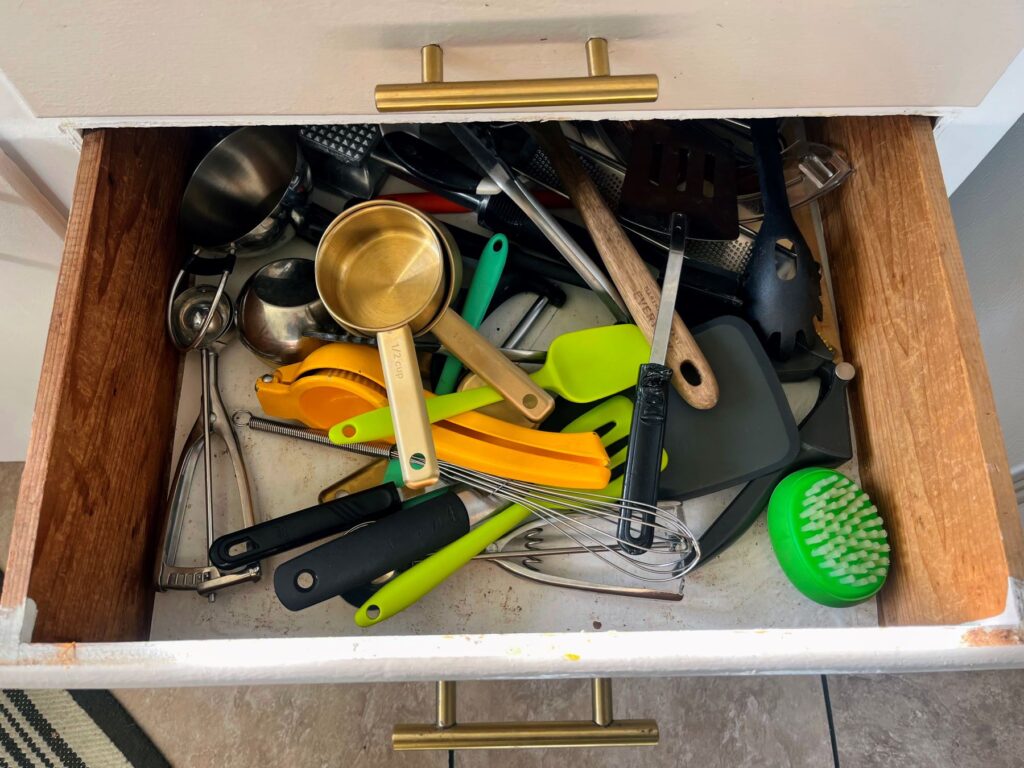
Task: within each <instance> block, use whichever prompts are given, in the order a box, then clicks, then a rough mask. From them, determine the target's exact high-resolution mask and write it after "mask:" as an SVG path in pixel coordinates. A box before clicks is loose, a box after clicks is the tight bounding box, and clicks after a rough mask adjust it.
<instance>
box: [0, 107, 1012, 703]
mask: <svg viewBox="0 0 1024 768" xmlns="http://www.w3.org/2000/svg"><path fill="white" fill-rule="evenodd" d="M809 129H810V132H811V133H812V134H816V137H818V138H821V139H822V140H823V141H825V142H827V143H829V144H831V145H833V146H835V147H836V148H838V149H841V150H842V151H844V152H845V153H846V155H847V157H848V158H849V159H850V161H851V163H852V164H853V165H854V167H855V168H856V173H855V175H854V176H853V178H852V179H851V180H850V181H849V182H848V183H847V184H846V186H845V187H844V188H843V189H841V190H840V191H839V192H838V193H834V194H833V195H831V196H828V197H827V198H825V199H824V201H823V206H822V224H823V231H824V235H825V242H826V245H827V250H828V254H829V262H830V266H831V275H832V281H833V288H834V292H835V298H836V304H837V309H838V315H839V320H840V322H839V326H840V328H841V331H842V344H843V350H844V354H845V357H846V359H847V360H849V361H851V362H852V363H853V364H854V365H855V367H856V368H857V370H858V376H857V378H856V380H855V382H854V384H853V386H852V387H851V393H852V398H851V400H852V410H853V419H854V425H855V428H856V438H857V443H858V459H859V470H860V475H861V478H862V481H863V483H864V485H865V486H866V488H867V490H868V491H869V493H871V495H872V496H873V497H874V498H875V499H876V500H877V502H878V505H879V507H880V509H881V510H882V512H883V515H884V517H885V518H886V521H887V525H888V528H889V531H890V535H891V539H892V544H893V550H894V554H893V571H892V573H891V576H890V579H889V582H888V584H887V585H886V587H885V588H884V590H883V591H882V592H881V593H880V595H879V596H878V598H877V600H876V602H875V604H873V605H871V606H870V608H869V609H868V610H867V611H860V612H858V611H852V612H849V613H847V614H843V613H842V612H837V611H828V610H820V611H818V612H810V613H808V612H807V611H803V612H796V613H787V609H786V606H787V605H790V604H792V601H793V600H794V599H795V598H794V595H795V593H793V590H791V589H789V588H788V586H787V585H786V583H785V581H784V580H782V578H781V575H780V574H776V576H775V577H774V578H777V579H779V581H778V585H779V589H778V590H777V591H775V592H774V593H773V591H772V590H771V589H765V588H764V585H763V584H755V581H757V580H759V579H760V578H761V574H759V573H758V572H757V571H756V569H755V570H747V572H746V573H745V574H740V576H739V577H738V578H740V579H742V578H746V579H747V583H748V585H749V586H750V589H751V594H750V595H749V596H748V597H749V599H748V600H747V601H744V600H741V599H736V595H737V589H738V588H737V584H739V586H740V587H742V586H743V584H742V582H736V581H735V579H733V582H734V583H733V585H732V586H731V587H730V589H729V595H730V596H731V597H730V599H731V600H732V602H729V603H727V604H726V603H723V604H720V605H717V606H716V605H715V597H714V596H715V594H716V593H715V590H716V588H719V587H720V584H716V577H715V574H716V573H717V574H718V575H719V576H721V575H722V574H725V573H726V572H727V571H728V569H729V568H730V565H729V562H728V560H729V558H730V557H731V556H732V554H733V552H732V551H731V550H730V552H728V553H726V554H725V555H724V556H723V557H722V558H721V560H720V561H719V562H717V563H712V564H710V565H709V566H707V569H706V570H702V571H700V572H698V574H697V575H696V576H694V577H693V585H692V587H691V585H690V583H689V582H688V586H687V589H688V590H690V589H692V590H693V594H695V595H698V596H703V599H704V600H705V601H707V602H708V604H709V606H710V608H709V611H708V612H705V615H704V618H703V619H702V620H700V621H696V620H691V619H692V616H691V617H690V618H688V614H687V612H686V611H687V600H685V599H684V601H683V603H681V604H678V606H681V608H680V607H675V608H672V607H670V608H665V607H658V608H650V607H647V606H643V607H641V606H636V605H635V603H636V602H640V601H633V602H631V601H628V600H623V599H621V598H600V597H593V596H589V595H585V594H583V593H576V592H561V591H555V590H548V591H547V592H546V593H545V594H543V595H540V597H539V599H540V600H542V601H543V602H544V607H543V609H542V610H540V611H539V612H538V610H534V609H530V608H529V607H527V609H525V610H524V605H526V603H528V602H529V600H530V595H539V594H540V593H539V592H538V591H537V590H539V589H540V588H538V587H535V586H533V585H525V584H523V583H522V582H511V581H507V580H506V581H504V582H502V581H499V580H497V577H494V580H493V581H488V579H490V578H492V577H490V576H484V575H483V574H484V571H486V573H487V574H491V573H492V572H496V569H492V568H491V567H490V566H488V565H482V564H474V565H471V566H469V567H468V569H467V571H468V570H470V569H479V570H477V571H474V573H476V574H477V577H474V578H479V583H476V582H475V581H474V579H469V578H466V579H465V580H463V581H461V582H460V583H459V587H460V589H462V588H467V589H471V590H472V591H471V592H470V593H469V594H464V595H463V596H462V597H461V598H459V597H458V594H457V592H456V591H455V590H454V589H453V590H452V591H451V592H449V593H442V595H441V597H438V598H436V600H437V601H438V602H434V603H431V604H430V605H431V608H430V609H429V610H427V609H426V608H423V606H416V607H414V608H413V609H410V610H409V611H407V612H406V614H405V615H403V616H399V617H396V618H395V619H393V620H392V621H390V622H386V623H384V624H381V625H379V626H377V627H374V628H373V629H371V630H359V629H357V628H356V627H355V626H354V625H353V624H352V622H351V621H350V619H349V616H350V614H351V610H350V609H345V608H344V607H332V608H331V609H329V612H327V613H323V614H319V618H314V619H308V618H304V617H303V614H288V613H287V612H286V611H285V610H284V609H283V608H281V607H280V606H277V607H276V608H277V611H278V612H279V615H278V616H277V617H276V618H274V619H273V620H271V621H267V620H266V614H265V613H264V614H259V613H258V612H256V613H254V612H252V611H249V609H248V608H246V607H245V605H244V604H243V603H244V601H245V600H247V599H251V598H246V597H245V596H244V595H243V593H244V592H246V591H247V590H250V589H252V590H259V591H266V590H270V594H271V597H272V588H271V586H270V584H269V581H270V579H268V578H265V579H264V582H263V583H261V584H257V585H243V586H241V587H237V588H235V589H236V590H238V591H237V592H235V593H232V592H231V591H230V590H229V591H225V592H223V593H221V594H220V595H219V596H218V598H217V602H216V603H215V604H213V605H209V604H207V603H206V601H205V600H203V599H202V598H199V597H198V596H196V595H195V594H192V593H176V594H171V595H161V596H160V597H159V598H158V599H159V600H160V601H168V600H169V601H171V602H162V603H161V605H160V609H159V610H158V611H157V617H156V618H157V621H155V622H153V618H154V592H153V589H152V568H153V562H154V558H155V553H156V543H157V539H158V536H159V529H160V526H161V520H162V515H163V514H164V501H165V494H166V489H167V483H168V474H169V471H170V467H171V465H172V451H171V446H172V442H173V440H174V432H175V423H176V411H177V406H178V392H179V389H180V388H181V387H182V383H181V382H180V380H179V379H180V377H179V366H180V361H181V359H180V356H179V354H178V353H177V352H176V351H175V350H174V348H173V347H172V345H171V343H170V342H169V341H168V339H167V337H166V332H165V328H164V313H163V307H164V301H165V298H166V292H167V289H168V286H169V285H170V283H171V281H172V280H173V277H174V274H175V272H176V270H177V269H178V265H179V263H180V259H181V256H182V253H183V248H184V244H183V243H181V242H179V240H178V236H177V227H176V214H177V208H178V202H179V199H180V196H181V192H182V190H183V189H184V186H185V182H186V179H187V176H188V172H189V170H190V169H189V167H188V162H187V158H188V156H189V151H188V150H189V144H190V132H189V130H188V129H171V128H160V129H156V128H151V129H104V130H99V131H96V132H92V133H89V134H88V135H87V136H86V137H85V140H84V144H83V151H82V161H81V166H80V169H79V175H78V182H77V187H76V191H75V199H74V205H73V208H72V212H71V221H70V225H69V229H68V235H67V243H66V248H65V254H64V262H63V265H62V268H61V273H60V279H59V284H58V288H57V295H56V301H55V307H54V313H53V317H52V321H51V326H50V336H49V340H48V344H47V349H46V356H45V360H44V366H43V374H42V379H41V382H40V389H39V395H38V400H37V404H36V412H35V417H34V423H33V434H32V441H31V445H30V450H29V457H28V462H27V464H26V468H25V473H24V477H23V480H22V488H21V494H20V497H19V500H18V507H17V513H16V520H15V529H14V539H13V541H12V544H11V552H10V557H9V566H8V567H9V570H8V573H7V574H6V581H5V584H4V589H3V596H2V603H0V608H2V616H0V618H2V621H3V624H2V630H3V633H2V640H3V644H2V646H0V651H2V653H3V658H2V661H0V664H2V666H0V670H2V672H0V674H3V676H4V677H3V679H4V683H5V684H6V685H16V686H61V687H73V686H89V685H100V686H111V687H113V686H125V685H183V684H200V683H202V684H212V683H219V682H223V683H227V682H256V681H261V682H269V681H273V682H286V681H310V682H312V681H316V682H327V681H350V680H361V679H364V680H369V679H373V680H403V679H408V680H412V679H422V680H430V679H439V678H442V677H443V678H445V679H458V678H463V679H466V678H483V677H498V676H500V677H530V676H574V677H584V676H593V675H602V676H610V675H634V676H635V675H644V674H651V673H660V674H665V673H667V674H673V673H674V674H700V673H723V672H733V673H754V672H772V671H776V672H777V671H821V670H826V669H827V670H843V669H849V670H881V669H896V668H914V669H927V668H940V667H941V668H948V667H952V666H958V667H967V666H1016V665H1024V632H1022V630H1021V625H1020V617H1021V615H1022V614H1024V610H1022V608H1021V605H1020V603H1021V591H1020V590H1019V589H1018V588H1017V585H1018V584H1019V582H1018V581H1016V580H1017V579H1020V578H1021V577H1022V576H1024V538H1022V534H1021V526H1020V521H1019V517H1018V513H1017V509H1016V505H1015V500H1014V494H1013V490H1012V483H1011V480H1010V476H1009V470H1008V467H1007V461H1006V456H1005V451H1004V448H1003V444H1002V439H1001V435H1000V430H999V425H998V422H997V420H996V415H995V411H994V406H993V402H992V395H991V391H990V388H989V383H988V379H987V376H986V373H985V365H984V361H983V358H982V354H981V348H980V345H979V341H978V333H977V328H976V325H975V321H974V317H973V312H972V310H971V303H970V297H969V295H968V290H967V283H966V279H965V275H964V270H963V265H962V264H961V261H960V253H959V248H958V246H957V242H956V236H955V233H954V230H953V224H952V220H951V217H950V211H949V205H948V202H947V200H946V196H945V193H944V190H943V186H942V178H941V175H940V172H939V167H938V159H937V156H936V153H935V149H934V145H933V142H932V138H931V126H930V123H929V121H928V120H927V119H926V118H918V117H906V116H898V117H879V118H828V119H820V120H816V121H813V122H812V123H810V125H809ZM236 346H237V345H236ZM236 351H237V353H238V357H237V358H234V359H236V360H242V359H243V358H245V359H246V360H251V358H250V357H247V355H248V353H247V352H245V351H244V350H242V349H240V348H239V349H238V350H236ZM228 355H229V353H226V354H225V357H224V361H223V363H222V367H227V366H229V365H230V364H231V359H229V357H228ZM254 370H255V369H254ZM246 376H247V380H248V381H252V379H253V377H252V376H249V375H248V374H246ZM222 378H223V374H222ZM186 384H187V382H186ZM194 392H195V390H194V389H189V390H188V391H187V392H186V394H184V395H183V399H182V402H183V403H188V404H189V406H188V407H190V408H192V407H194V406H193V403H192V400H194V399H195V398H196V395H195V394H192V393H194ZM225 392H226V397H227V399H229V401H230V400H231V396H230V395H229V394H227V390H225ZM189 398H191V400H190V399H189ZM241 405H242V404H239V403H233V402H229V403H228V407H229V410H232V409H233V408H234V407H240V406H241ZM190 418H191V417H189V420H190ZM249 439H250V438H249V437H248V436H245V440H246V441H247V442H246V443H245V446H244V447H245V449H246V450H249V448H250V446H249V443H248V440H249ZM251 439H252V440H260V441H263V442H266V441H272V440H280V439H279V438H274V437H272V436H257V437H253V438H251ZM695 439H697V438H696V437H695ZM267 444H268V445H269V443H267ZM275 445H277V444H275ZM291 449H292V448H291V444H289V443H283V444H280V448H279V450H284V451H288V450H291ZM294 450H299V449H294ZM315 450H327V449H315ZM328 453H330V451H328ZM339 474H340V473H339ZM316 479H317V480H322V479H323V478H319V477H318V478H316ZM273 483H274V480H273V478H267V477H262V478H261V477H258V476H257V477H256V478H255V485H256V491H257V497H258V498H264V497H265V496H267V495H268V488H270V487H271V486H272V485H273ZM319 487H320V485H316V484H313V485H312V486H311V488H312V490H310V495H309V497H308V498H303V499H297V500H296V501H295V503H293V504H290V505H285V506H284V507H283V508H282V506H281V504H282V503H283V502H278V503H277V504H270V505H269V506H268V507H267V511H270V512H272V513H273V514H283V513H284V512H286V511H290V510H292V509H297V508H300V507H302V506H306V505H307V504H308V503H312V501H313V499H314V498H315V491H316V490H319ZM271 495H272V491H271ZM755 543H756V542H755ZM760 543H761V545H762V548H763V551H761V552H760V553H759V554H758V557H760V558H761V559H760V562H761V563H763V564H767V567H774V562H773V561H772V560H771V553H770V552H768V551H766V550H765V549H764V544H765V543H766V540H764V539H763V538H762V539H761V540H760ZM737 547H740V544H737ZM750 562H753V561H746V562H745V563H744V569H748V566H749V563H750ZM734 566H735V564H734ZM716 569H717V570H716ZM776 570H777V569H776ZM764 573H767V571H765V572H764ZM460 576H461V574H460ZM508 578H511V577H508ZM512 583H514V584H516V585H518V586H516V587H515V588H513V587H511V586H509V587H508V589H506V590H504V591H502V590H501V589H496V588H494V587H495V585H506V584H509V585H510V584H512ZM503 589H504V587H503ZM531 590H533V591H532V592H531ZM790 593H793V594H790ZM250 594H253V593H252V592H250ZM722 594H725V593H724V592H723V593H722ZM688 595H689V593H688ZM27 598H31V601H27ZM442 598H444V599H445V600H448V604H447V605H444V604H443V601H442ZM456 598H457V599H458V604H457V605H456V604H454V603H453V602H452V601H453V600H455V599H456ZM602 600H606V601H616V600H618V601H619V602H620V603H625V606H624V607H615V608H608V607H607V605H608V603H602ZM332 602H335V603H339V604H340V601H332ZM755 602H756V605H755V604H754V603H755ZM33 603H34V606H33ZM716 608H717V609H718V610H719V611H720V612H721V614H722V615H720V616H718V617H717V618H715V617H712V618H710V619H709V618H707V616H708V614H709V613H712V612H713V611H714V609H716ZM876 608H877V613H876V610H875V609H876ZM325 610H326V609H325ZM418 610H420V611H421V612H420V613H419V614H417V613H416V611H418ZM34 611H37V612H38V613H37V615H33V614H34ZM330 611H333V613H331V612H330ZM346 611H347V612H346ZM449 611H450V612H449ZM602 611H607V613H606V614H602ZM673 611H678V612H677V613H673ZM225 617H227V618H225ZM232 617H233V618H232ZM591 617H593V619H594V620H593V621H590V618H591ZM608 617H610V619H609V618H608ZM599 619H603V620H599ZM317 622H319V623H317ZM151 625H152V631H153V632H154V636H153V638H152V640H151V638H150V632H151ZM23 628H24V629H25V631H24V632H23V631H22V630H23ZM29 630H30V631H29ZM612 630H614V631H612ZM29 635H30V637H29ZM165 638H187V639H182V640H166V639H165ZM29 639H31V642H28V641H29Z"/></svg>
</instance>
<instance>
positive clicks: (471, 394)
mask: <svg viewBox="0 0 1024 768" xmlns="http://www.w3.org/2000/svg"><path fill="white" fill-rule="evenodd" d="M531 378H534V377H533V376H531ZM538 383H540V382H538ZM501 399H502V397H501V393H500V392H498V391H497V390H496V389H493V388H492V387H476V388H474V389H467V390H466V391H465V392H452V393H451V394H450V395H441V396H440V397H428V398H427V418H428V419H429V420H430V423H431V424H433V423H435V422H438V421H444V420H445V419H450V418H452V417H453V416H458V415H459V414H462V413H468V412H469V411H475V410H476V409H477V408H483V407H484V406H485V405H491V404H492V403H496V402H498V401H499V400H501ZM394 434H395V428H394V426H393V425H392V423H391V408H389V407H388V406H384V407H383V408H378V409H377V410H375V411H368V412H366V413H361V414H360V415H358V416H354V417H352V418H351V419H349V420H348V421H343V422H341V423H340V424H335V425H334V426H333V427H331V431H330V437H331V441H332V442H334V443H336V444H337V445H348V444H349V443H363V442H367V441H369V440H387V439H388V438H390V437H391V436H392V435H394Z"/></svg>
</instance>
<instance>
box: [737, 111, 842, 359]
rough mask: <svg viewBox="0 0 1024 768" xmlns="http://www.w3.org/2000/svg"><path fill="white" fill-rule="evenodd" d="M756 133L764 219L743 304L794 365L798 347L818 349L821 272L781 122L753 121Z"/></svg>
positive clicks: (772, 346)
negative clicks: (786, 163)
mask: <svg viewBox="0 0 1024 768" xmlns="http://www.w3.org/2000/svg"><path fill="white" fill-rule="evenodd" d="M750 133H751V138H752V139H753V142H754V156H755V161H756V164H757V175H758V178H759V179H760V184H761V200H762V204H763V206H764V219H763V220H762V221H761V228H760V229H759V230H758V232H757V237H756V238H754V244H753V248H752V249H751V253H750V259H749V261H747V266H746V270H745V271H744V273H743V280H742V290H743V301H744V306H745V308H746V315H747V319H748V320H750V322H751V324H752V325H753V326H754V329H755V330H756V331H757V333H758V335H759V336H760V337H761V341H762V343H763V344H764V346H765V349H766V350H767V351H768V354H769V355H771V356H772V357H773V358H775V359H777V360H788V359H789V358H790V357H792V356H793V352H794V351H795V350H796V348H797V347H798V345H802V346H805V347H807V348H812V347H813V346H814V341H815V338H816V332H815V330H814V318H815V317H817V318H819V319H821V312H822V309H821V268H820V267H819V266H818V263H817V262H816V261H815V260H814V256H813V255H812V254H811V249H810V247H809V246H808V245H807V241H806V240H805V239H804V236H803V235H802V234H801V232H800V228H799V227H797V225H796V221H794V220H793V214H792V212H791V211H790V208H789V198H788V197H787V195H786V182H785V178H784V176H783V173H782V156H781V154H780V152H779V133H778V124H777V122H776V120H775V118H765V119H759V120H751V121H750ZM787 241H788V243H789V244H790V245H789V246H788V247H785V246H786V245H787ZM779 246H783V247H779Z"/></svg>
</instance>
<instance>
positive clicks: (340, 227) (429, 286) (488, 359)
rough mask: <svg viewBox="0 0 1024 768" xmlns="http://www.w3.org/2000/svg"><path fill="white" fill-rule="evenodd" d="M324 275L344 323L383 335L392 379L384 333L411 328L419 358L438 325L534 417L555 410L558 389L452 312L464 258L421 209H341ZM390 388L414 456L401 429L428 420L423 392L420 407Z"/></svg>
mask: <svg viewBox="0 0 1024 768" xmlns="http://www.w3.org/2000/svg"><path fill="white" fill-rule="evenodd" d="M316 278H317V289H318V290H319V292H320V296H321V299H322V300H323V302H324V305H325V306H326V307H327V309H328V311H329V312H330V313H331V315H332V316H333V317H334V318H335V319H336V320H337V321H338V322H339V323H340V324H341V325H343V326H345V327H347V328H349V329H351V330H353V331H355V332H357V333H362V334H364V335H374V334H377V335H378V336H377V338H378V346H380V347H381V364H382V366H383V368H384V371H385V379H386V381H387V377H388V373H387V371H388V368H389V361H388V360H387V359H385V356H384V354H385V346H383V345H382V339H381V336H380V334H381V333H382V332H383V333H390V332H391V331H393V330H396V331H397V330H398V329H399V328H401V327H403V326H404V327H405V328H407V329H408V333H409V339H410V341H409V352H408V353H407V355H406V358H405V359H407V360H410V361H415V357H414V356H413V354H412V344H411V336H412V334H415V335H422V334H425V333H427V332H429V331H433V333H434V335H435V336H437V338H438V340H439V341H440V342H441V343H442V344H444V345H445V346H446V347H447V348H448V349H449V350H451V351H452V352H453V353H454V354H455V355H456V356H457V357H458V358H459V359H460V360H462V362H463V363H465V364H466V366H467V367H468V368H470V369H471V370H474V371H476V372H477V373H479V374H480V375H481V376H482V377H483V378H484V380H485V381H487V382H488V383H489V384H491V386H493V387H494V388H495V389H497V390H498V391H499V392H501V393H502V394H503V395H504V396H505V398H506V399H507V400H508V401H509V402H510V403H512V404H514V405H515V407H516V408H517V409H518V410H519V411H520V412H522V413H523V414H524V415H526V416H527V417H528V418H530V419H531V420H533V421H540V420H542V419H543V418H544V417H545V416H547V415H548V414H549V413H550V412H551V410H552V409H553V408H554V398H552V397H551V395H549V394H548V393H547V392H545V391H544V390H543V389H541V388H540V387H538V386H537V385H536V384H534V382H533V381H531V380H530V378H529V377H528V376H527V375H526V374H525V373H524V372H523V371H522V370H521V369H519V368H518V367H516V366H515V365H514V364H513V363H511V362H509V361H508V360H507V359H506V358H505V357H504V356H503V355H502V354H501V353H499V352H498V351H497V350H496V349H495V348H494V347H492V346H491V344H490V343H489V342H488V341H487V340H486V339H484V338H483V337H482V336H481V335H480V334H479V333H477V332H476V331H475V330H474V329H473V328H472V327H471V326H470V325H469V324H468V323H466V322H465V321H464V320H463V319H462V318H461V317H459V315H458V314H456V313H455V312H449V311H448V306H449V304H450V303H451V300H452V298H453V297H454V296H455V294H456V292H457V291H458V289H459V285H460V283H461V279H462V257H461V255H460V254H459V251H458V247H457V246H456V244H455V243H454V241H453V240H452V239H451V237H450V236H449V235H448V233H447V232H446V230H445V229H444V227H443V226H441V225H440V224H437V223H436V222H434V221H433V220H432V219H430V218H429V217H427V216H425V215H423V214H422V213H420V212H419V211H417V210H415V209H413V208H411V207H409V206H406V205H402V204H400V203H394V202H391V201H387V202H384V201H370V202H367V203H362V204H361V205H357V206H354V207H353V208H350V209H349V210H347V211H345V212H344V213H342V214H340V215H339V216H338V217H337V218H336V219H335V220H334V221H333V222H332V223H331V225H330V226H329V227H328V228H327V230H326V231H325V232H324V236H323V239H322V240H321V241H320V246H319V248H318V249H317V259H316ZM388 343H390V344H392V345H393V344H394V338H393V337H388ZM391 352H392V353H394V352H395V349H394V348H393V347H392V349H391ZM411 364H412V365H414V362H413V363H411ZM407 365H409V364H407ZM388 391H389V395H390V399H391V400H392V401H393V404H394V405H395V406H396V407H395V408H392V419H393V423H394V426H395V437H396V442H398V444H399V451H400V452H401V453H402V454H403V456H405V457H406V458H408V457H409V456H410V455H411V454H409V453H407V452H406V451H404V450H403V448H402V447H401V446H402V436H401V433H400V430H401V429H402V428H403V427H404V428H405V431H406V434H407V436H408V435H410V434H412V429H413V427H412V422H413V420H414V419H415V420H416V422H417V424H418V420H419V418H420V412H422V418H423V420H424V422H426V421H427V418H426V407H425V406H424V404H423V400H422V393H421V392H419V391H417V398H416V403H415V405H412V403H411V400H410V396H409V395H408V394H405V395H404V396H402V397H397V394H398V393H397V390H396V391H392V389H391V386H390V384H389V385H388ZM407 404H408V405H407ZM409 408H413V409H414V410H413V412H412V413H409V414H406V415H403V414H400V413H399V411H401V410H402V409H407V410H408V409H409ZM403 416H405V418H404V417H403ZM417 429H418V427H417ZM429 434H430V432H429V426H428V427H427V428H426V435H427V436H428V437H429ZM425 455H426V454H425ZM417 461H418V460H417ZM405 463H406V462H405V461H403V478H405V474H404V472H405V470H406V466H405ZM406 482H407V484H408V480H407V479H406Z"/></svg>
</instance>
